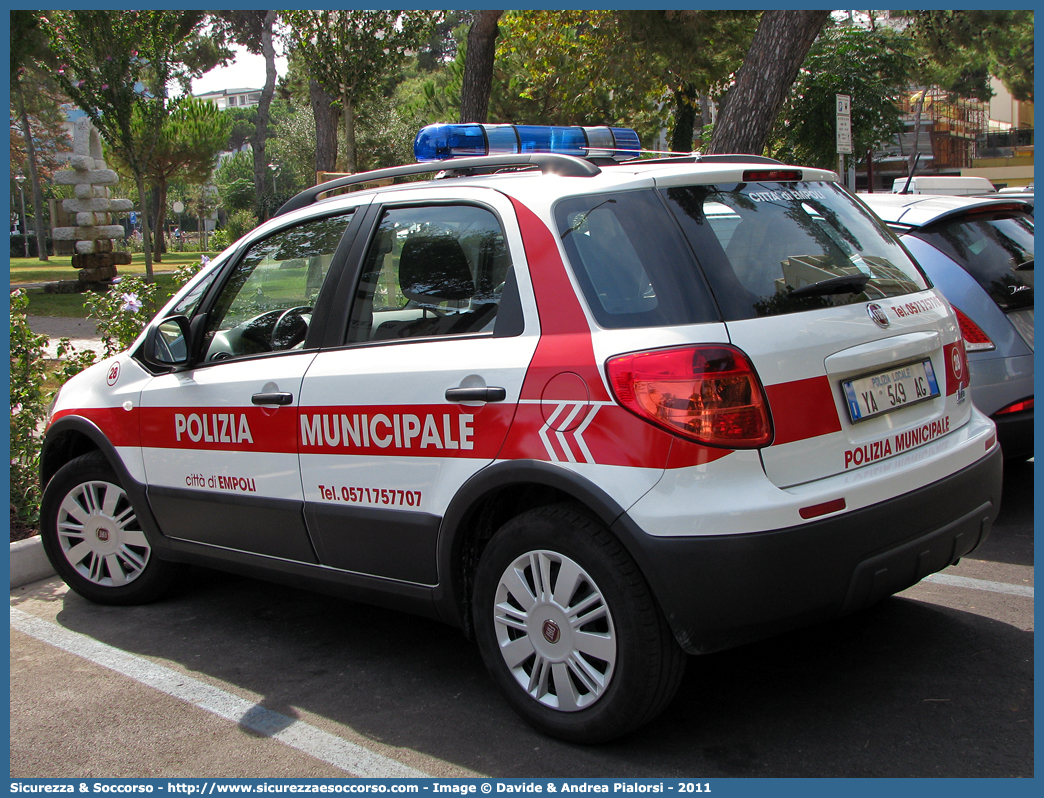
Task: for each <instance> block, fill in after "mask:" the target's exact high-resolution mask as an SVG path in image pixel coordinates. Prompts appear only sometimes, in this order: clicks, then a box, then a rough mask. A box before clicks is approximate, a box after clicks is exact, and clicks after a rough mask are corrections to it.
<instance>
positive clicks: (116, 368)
mask: <svg viewBox="0 0 1044 798" xmlns="http://www.w3.org/2000/svg"><path fill="white" fill-rule="evenodd" d="M119 378H120V364H119V363H113V364H112V366H111V367H110V368H109V373H108V374H107V375H106V377H105V381H106V382H107V383H109V385H115V384H116V381H117V380H118V379H119Z"/></svg>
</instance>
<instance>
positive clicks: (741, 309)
mask: <svg viewBox="0 0 1044 798" xmlns="http://www.w3.org/2000/svg"><path fill="white" fill-rule="evenodd" d="M662 194H663V196H664V198H665V199H666V201H667V204H668V205H669V207H670V208H671V209H672V210H673V211H674V215H675V218H676V219H677V220H678V222H679V223H680V224H681V227H682V229H683V230H684V231H685V235H686V236H687V237H688V238H689V241H690V243H691V245H692V248H693V251H694V252H695V253H696V257H697V259H698V260H699V263H700V266H701V267H702V268H703V270H704V272H705V273H706V275H707V278H708V280H709V281H710V284H711V286H712V288H713V290H714V296H715V298H716V299H717V301H718V305H719V307H720V308H721V311H722V314H723V315H724V317H725V319H726V320H730V321H731V320H738V319H746V318H754V317H757V316H774V315H778V314H782V313H794V312H798V311H803V310H814V309H816V308H823V307H829V306H834V305H847V304H853V303H858V302H867V301H870V300H874V299H880V298H884V297H893V296H900V295H903V294H909V293H914V292H917V291H922V290H924V289H925V288H927V287H928V282H927V279H926V278H925V277H924V276H923V275H922V274H921V272H920V271H919V269H918V268H917V266H916V265H914V263H913V261H911V260H910V258H909V256H908V255H907V254H906V252H905V250H904V249H903V248H902V246H900V245H899V244H898V243H897V242H896V241H895V239H894V238H893V237H892V236H891V235H890V234H889V233H887V232H886V231H885V228H883V227H882V226H881V225H880V224H879V223H878V222H877V221H876V220H874V219H873V218H872V217H871V216H869V215H868V214H867V213H866V212H865V211H864V210H863V209H862V207H861V206H860V205H859V204H858V202H857V201H856V200H855V199H854V198H853V197H852V196H851V195H849V194H847V193H846V192H844V191H842V190H841V189H840V188H838V187H837V186H836V185H835V184H833V183H814V182H792V183H738V184H730V185H696V186H679V187H672V188H668V189H665V190H664V191H663V192H662Z"/></svg>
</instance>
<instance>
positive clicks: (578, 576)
mask: <svg viewBox="0 0 1044 798" xmlns="http://www.w3.org/2000/svg"><path fill="white" fill-rule="evenodd" d="M473 615H474V622H475V630H476V634H477V637H478V642H479V647H480V650H481V652H482V657H483V660H484V661H485V663H486V667H487V668H488V669H489V671H490V673H491V674H492V675H493V678H494V680H495V681H496V682H497V685H498V686H499V687H500V689H501V691H502V692H503V693H504V695H505V697H506V698H507V699H508V701H509V702H510V703H511V705H512V706H513V707H514V708H515V710H516V711H517V712H518V713H519V714H520V715H522V717H523V718H525V719H526V720H527V721H528V722H529V723H531V724H532V725H533V726H535V727H537V728H538V729H540V730H541V731H543V732H545V733H547V734H550V735H552V736H554V737H559V738H561V739H564V740H570V741H573V742H585V743H596V742H604V741H607V740H611V739H613V738H615V737H619V736H620V735H622V734H625V733H627V732H629V731H631V730H632V729H635V728H637V727H638V726H641V725H642V724H644V723H646V722H648V721H649V720H651V719H652V718H653V717H655V716H656V715H657V714H659V712H660V711H661V710H662V709H663V708H664V707H665V706H666V705H667V703H668V702H669V701H670V699H671V698H672V697H673V696H674V693H675V691H676V690H677V688H678V685H679V684H680V682H681V678H682V675H683V673H684V669H685V662H686V657H685V654H684V652H682V650H681V648H680V647H679V646H678V644H677V642H676V641H675V640H674V636H673V635H672V633H671V631H670V629H669V627H668V626H667V623H666V621H665V619H664V618H663V614H662V613H661V612H660V610H659V608H658V607H657V606H656V603H655V601H654V600H653V597H652V594H651V593H650V591H649V588H648V585H647V584H646V583H645V580H644V578H643V577H642V575H641V573H640V572H639V570H638V567H637V565H636V564H635V563H634V561H633V560H632V559H631V558H630V556H629V555H628V554H627V552H626V551H625V550H624V549H623V547H622V546H621V545H620V543H619V542H618V541H617V540H616V539H615V538H614V537H613V536H612V535H610V534H609V532H608V530H606V529H605V527H604V526H602V525H601V524H600V523H598V522H597V521H595V520H593V519H591V518H590V517H588V516H587V515H585V514H583V513H582V512H580V511H579V510H578V508H575V507H573V506H571V505H554V506H550V507H543V508H539V509H536V510H532V511H529V512H526V513H523V514H522V515H520V516H518V517H516V518H514V519H512V520H511V521H509V522H508V523H507V524H505V525H504V526H503V527H502V528H501V529H500V531H498V532H497V534H496V535H495V536H494V537H493V539H492V540H491V541H490V543H489V545H488V546H487V547H486V550H485V551H484V552H483V554H482V558H481V560H480V562H479V566H478V569H477V572H476V575H475V594H474V601H473Z"/></svg>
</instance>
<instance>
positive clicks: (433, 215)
mask: <svg viewBox="0 0 1044 798" xmlns="http://www.w3.org/2000/svg"><path fill="white" fill-rule="evenodd" d="M509 286H511V287H509ZM513 286H514V276H513V274H512V273H511V257H510V254H509V252H508V248H507V242H506V240H505V238H504V232H503V230H502V229H501V226H500V221H499V220H498V219H497V217H496V216H494V215H493V214H492V213H491V212H490V211H488V210H486V209H485V208H479V207H476V206H472V205H439V206H432V207H414V206H410V207H406V208H391V209H388V210H385V211H384V214H383V215H382V217H381V221H380V225H379V227H378V229H377V233H376V235H375V236H374V238H373V241H372V242H371V243H370V248H369V251H368V252H367V255H366V263H365V266H364V267H363V274H362V278H361V280H360V283H359V288H358V291H357V292H356V298H355V304H354V306H353V308H352V317H351V321H350V326H349V333H348V341H349V343H368V342H370V341H391V340H396V339H408V338H431V337H435V336H446V335H465V334H474V333H490V334H493V333H494V327H495V325H496V321H497V315H498V310H499V309H500V304H501V298H502V297H503V295H504V293H505V291H512V290H513ZM509 296H510V294H509Z"/></svg>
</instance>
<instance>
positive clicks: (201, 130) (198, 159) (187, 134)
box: [134, 95, 232, 263]
mask: <svg viewBox="0 0 1044 798" xmlns="http://www.w3.org/2000/svg"><path fill="white" fill-rule="evenodd" d="M168 110H169V115H168V117H167V120H166V123H165V124H164V125H163V129H162V130H161V131H160V135H159V139H158V140H157V142H156V147H155V149H154V150H153V151H152V156H151V157H150V158H149V161H148V164H147V165H146V168H145V177H146V178H147V179H148V180H149V181H150V182H151V183H152V185H153V187H154V189H155V203H156V208H157V213H156V230H157V231H162V230H163V225H164V223H165V222H166V212H167V190H168V188H169V186H170V183H171V181H173V180H175V179H181V180H184V181H186V182H188V183H192V184H201V183H203V182H205V181H206V180H207V178H208V177H209V176H210V173H211V172H213V170H214V165H215V162H216V161H217V157H218V153H220V152H221V151H222V149H224V147H225V143H226V142H227V141H228V135H229V130H230V129H231V127H232V120H231V119H229V118H228V117H226V116H225V115H224V112H222V111H221V110H219V109H218V107H217V106H216V105H214V104H213V103H209V102H207V101H205V100H199V99H196V98H195V97H190V96H187V95H182V96H181V97H178V98H177V99H175V100H173V101H172V102H171V103H170V106H169V109H168ZM139 124H142V122H141V120H140V119H139V118H137V117H136V118H135V119H134V125H135V126H137V125H139ZM141 135H144V133H142V134H141ZM160 239H161V236H159V235H157V236H156V241H155V243H154V246H153V259H154V261H155V262H157V263H158V262H160V261H161V260H162V251H163V250H162V247H161V246H160V244H161V241H160Z"/></svg>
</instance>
